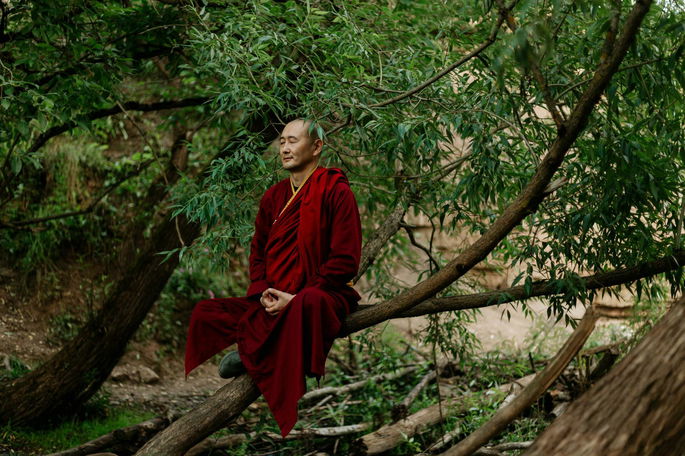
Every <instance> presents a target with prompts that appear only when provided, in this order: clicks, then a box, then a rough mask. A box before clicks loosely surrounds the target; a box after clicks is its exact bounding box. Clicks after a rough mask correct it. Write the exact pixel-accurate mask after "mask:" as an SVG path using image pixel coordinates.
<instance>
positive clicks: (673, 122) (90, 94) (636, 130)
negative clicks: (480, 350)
mask: <svg viewBox="0 0 685 456" xmlns="http://www.w3.org/2000/svg"><path fill="white" fill-rule="evenodd" d="M630 5H631V3H630V2H627V1H622V0H616V1H615V2H605V1H596V0H584V1H563V0H552V1H549V0H520V1H518V2H515V3H513V4H507V6H508V7H509V6H510V7H511V19H512V21H511V23H513V24H515V27H512V28H513V29H514V30H511V29H509V28H507V21H505V22H504V23H503V24H502V25H501V26H500V27H497V23H498V19H499V15H500V10H501V7H502V4H501V3H497V2H495V3H492V2H474V1H468V2H447V1H441V2H435V1H405V0H397V1H387V2H385V1H384V2H380V1H372V2H361V1H347V2H332V1H292V0H291V1H286V2H278V1H261V0H260V1H248V2H235V1H216V2H208V3H203V2H197V3H194V2H185V1H179V2H172V1H165V2H147V1H129V2H123V3H121V2H104V1H94V2H70V1H66V0H57V1H52V2H49V3H48V2H31V3H28V2H9V3H3V10H2V11H3V22H2V24H3V30H2V35H0V37H1V38H0V43H1V44H0V46H1V47H0V59H2V65H1V66H0V78H1V79H0V84H1V88H0V90H1V92H0V94H1V98H0V105H1V106H2V111H0V124H1V125H2V128H1V129H0V163H4V166H3V168H2V192H3V195H2V205H3V206H2V211H3V212H2V214H3V215H2V220H3V222H4V223H6V224H11V223H12V222H16V221H18V220H22V219H25V218H27V216H30V217H36V216H39V215H43V214H45V213H46V208H53V209H54V208H55V207H56V206H59V207H65V203H64V202H61V203H60V204H56V201H57V200H58V198H59V196H58V195H57V194H56V193H55V192H50V191H48V190H46V189H45V188H44V187H41V180H40V176H41V175H42V174H41V173H44V170H45V167H46V166H47V155H48V154H47V152H46V150H48V149H51V148H54V142H55V141H58V140H59V139H61V138H59V139H52V140H51V141H52V142H48V143H47V145H42V144H40V142H39V140H40V139H41V136H40V135H41V134H45V133H46V132H50V131H51V130H50V129H51V128H54V127H56V126H59V125H67V126H68V127H69V128H67V129H66V130H65V134H70V135H72V137H71V139H70V141H75V140H76V139H78V138H85V139H80V140H81V141H85V142H86V143H88V144H91V143H96V144H105V143H107V140H108V139H109V138H110V137H111V136H112V135H116V134H118V133H120V130H119V129H118V123H117V122H116V119H120V118H121V116H122V114H118V115H117V116H115V117H112V116H103V117H101V118H96V119H94V118H93V116H92V115H91V114H92V113H93V112H95V111H97V110H101V109H106V108H111V107H114V106H120V105H121V103H125V102H127V101H131V100H134V101H138V102H155V101H159V100H178V99H183V98H188V97H207V99H208V100H209V101H208V102H207V103H205V104H201V105H198V106H190V107H185V108H183V109H181V110H178V111H174V112H169V111H164V113H165V114H164V117H163V118H162V120H160V121H159V122H157V123H150V124H145V125H144V127H145V128H147V129H148V130H147V134H148V135H150V136H151V137H152V138H153V139H154V137H155V135H162V134H163V132H164V131H165V130H168V129H170V128H171V126H172V125H173V124H179V123H180V124H185V125H191V124H192V125H196V126H197V125H200V126H201V130H199V132H198V134H197V136H196V139H195V140H194V141H193V144H192V146H191V147H192V154H191V157H192V158H191V160H192V162H193V163H192V165H191V171H193V170H194V171H196V172H197V171H199V170H200V169H204V168H203V167H204V166H205V164H207V163H209V162H210V160H211V159H212V157H215V156H218V157H219V158H217V159H215V160H213V161H211V164H210V165H209V167H208V168H207V170H206V171H205V172H204V173H202V174H201V175H200V176H199V177H195V176H194V175H193V173H192V172H189V173H188V175H187V176H185V178H184V179H182V181H181V182H180V184H179V185H177V186H176V187H175V188H174V201H173V204H174V214H175V215H178V214H181V213H182V214H185V215H186V216H187V217H189V218H190V219H191V220H194V221H197V222H199V223H201V224H203V225H205V226H206V227H207V230H206V233H205V235H204V236H203V237H202V238H201V239H200V240H199V241H198V242H197V243H196V244H195V245H193V246H190V247H188V248H187V249H184V252H185V251H186V250H187V251H188V252H187V253H190V259H191V260H192V259H197V258H198V256H204V255H206V252H207V251H208V252H209V253H210V255H212V258H213V261H214V262H215V264H217V265H219V266H221V265H225V264H226V261H225V260H226V258H227V256H230V255H231V254H232V253H233V252H234V250H235V249H236V248H238V247H239V246H242V247H245V246H246V245H247V242H248V241H249V238H250V236H251V232H252V231H251V230H252V220H253V217H254V212H255V209H256V204H257V202H258V198H259V196H260V195H261V193H262V192H263V190H264V189H265V188H267V187H268V186H269V185H271V184H273V183H275V182H276V181H277V180H279V179H281V178H283V177H284V174H283V173H282V172H281V171H280V170H279V163H278V161H277V160H276V159H275V158H276V157H275V151H274V149H273V147H270V145H269V144H268V141H267V140H268V139H272V138H274V137H275V130H269V129H266V130H265V129H264V128H266V127H264V128H261V129H258V128H255V125H263V126H268V125H273V124H276V128H278V125H277V124H278V123H279V122H285V121H287V120H288V119H290V118H293V117H296V116H297V117H307V118H312V119H316V120H317V121H319V123H320V125H322V127H323V128H324V129H325V130H327V132H328V135H327V137H326V144H327V145H326V148H325V159H324V164H325V165H326V166H337V167H341V168H342V169H344V170H345V171H346V173H347V174H348V177H349V178H350V180H351V182H352V184H353V189H354V190H355V193H356V195H357V199H358V201H359V203H360V206H361V208H362V212H363V223H364V226H365V235H366V236H368V235H370V233H372V232H373V231H374V229H375V228H377V226H378V224H379V223H382V220H383V217H384V215H385V214H387V213H388V212H389V211H391V210H392V209H393V208H394V207H395V205H396V204H406V205H408V206H410V208H411V210H412V211H414V212H416V213H423V214H425V215H426V216H427V217H428V218H429V219H430V220H431V222H432V223H433V224H434V225H435V226H436V228H437V229H442V230H445V231H446V232H450V233H461V232H464V231H468V232H471V233H479V232H481V231H482V230H483V229H485V228H486V227H487V226H488V225H489V224H490V223H491V222H492V220H494V218H495V217H496V216H497V215H498V214H499V213H500V212H501V210H502V208H503V207H505V206H506V205H507V204H508V203H509V202H510V201H511V200H512V199H513V198H514V197H515V195H517V194H518V192H519V191H520V189H521V188H522V186H523V185H524V184H525V183H526V182H527V180H528V179H529V177H530V176H531V175H532V173H533V172H534V169H535V167H536V166H537V164H538V162H539V160H540V158H541V157H542V156H543V155H544V153H545V152H546V150H547V148H548V147H549V145H550V144H551V142H552V141H553V139H554V137H555V135H556V132H557V128H556V126H555V125H554V123H553V122H552V120H551V118H550V115H549V110H548V108H547V106H546V103H545V92H544V90H543V88H542V87H541V85H540V84H539V81H536V79H535V77H534V70H535V68H540V71H541V73H542V75H543V77H544V79H545V83H546V86H547V95H548V97H549V98H551V99H553V100H554V102H555V103H556V104H557V105H558V106H559V111H560V112H561V113H562V115H564V114H565V113H566V114H567V113H568V112H569V111H570V109H572V107H573V106H574V104H575V103H576V102H577V100H578V97H579V95H580V94H581V93H582V90H583V88H584V86H585V84H586V83H587V82H588V78H589V76H590V75H591V74H592V72H593V70H594V68H595V67H596V66H597V65H598V63H599V62H600V60H601V59H602V58H603V52H604V48H605V46H606V45H605V41H606V40H607V37H608V36H609V37H610V36H611V34H612V33H614V34H615V31H614V30H612V24H613V23H614V17H616V16H617V15H618V17H619V18H620V19H623V17H624V16H625V14H626V11H628V9H629V8H630ZM684 19H685V11H684V9H683V3H682V2H668V3H660V4H657V5H655V6H654V7H653V8H652V10H651V11H650V13H649V15H648V16H647V18H646V20H645V22H644V24H643V26H642V28H641V31H640V33H639V35H638V39H637V41H636V43H635V44H634V45H633V47H632V48H631V50H630V52H629V54H628V56H627V58H626V59H625V61H624V63H623V65H622V68H621V69H620V71H619V72H618V73H617V74H615V75H614V77H613V79H612V81H611V85H610V87H609V88H608V90H607V91H606V93H605V95H604V97H603V98H602V100H601V102H600V104H599V105H598V106H597V108H596V109H595V111H594V113H593V114H592V115H591V117H590V119H589V122H588V125H587V127H586V129H585V131H584V133H583V134H582V135H581V137H580V138H579V139H578V140H577V141H576V143H575V144H574V147H573V150H572V153H571V154H570V155H569V156H568V158H567V160H566V161H565V163H564V165H563V166H562V169H561V170H560V171H559V172H558V174H557V177H558V178H560V179H562V182H563V185H561V186H560V187H559V188H558V189H557V190H556V191H555V193H554V195H553V196H552V197H551V198H549V199H548V200H546V202H545V203H543V205H542V207H541V208H540V210H539V211H538V212H537V213H535V214H533V215H531V216H529V217H528V218H527V219H526V220H525V222H524V224H523V226H521V227H520V229H518V230H516V231H515V232H514V233H512V234H511V235H510V236H509V238H508V239H507V240H506V241H505V242H503V243H502V244H501V246H500V247H499V248H498V249H497V250H496V251H495V252H494V253H493V257H496V258H499V259H502V260H505V261H508V262H511V263H520V264H522V265H524V266H528V269H527V274H526V275H525V276H522V277H520V280H523V281H525V282H526V283H530V281H531V278H532V275H533V273H540V274H542V275H544V276H548V277H550V278H553V279H561V278H572V277H574V276H575V274H577V273H578V272H579V271H581V270H584V271H599V270H603V269H606V268H611V267H620V266H629V265H633V264H636V263H639V262H642V261H647V260H650V259H654V258H656V257H659V256H663V255H667V254H668V253H669V252H671V251H673V249H676V248H679V247H680V246H681V245H682V240H681V233H682V225H683V223H682V221H683V220H682V219H683V210H682V207H683V195H684V194H683V178H684V177H685V176H684V175H683V172H682V169H683V161H684V160H685V139H684V137H683V120H684V119H685V116H684V112H683V110H684V108H685V103H684V101H683V94H684V90H685V76H683V75H684V74H685V71H683V70H684V68H683V58H682V53H683V49H684V46H685V41H684V39H683V36H685V34H684V33H683V32H684V31H685V25H684ZM494 32H496V36H495V38H494V40H493V41H492V43H490V41H489V38H492V37H493V35H495V33H494ZM479 46H484V49H483V50H482V52H479V53H477V55H475V56H474V57H473V58H471V59H469V60H468V61H466V62H465V63H464V64H462V65H460V66H459V67H458V68H456V69H455V70H454V71H452V72H450V73H449V74H447V75H446V76H444V77H442V78H439V79H437V80H436V81H435V82H433V83H431V84H429V85H428V86H427V87H425V88H423V89H422V90H420V91H417V92H416V93H414V94H412V95H411V96H407V97H404V98H402V99H399V100H397V101H392V99H393V97H397V96H398V95H400V94H403V93H405V92H406V91H408V90H411V89H412V88H415V87H417V86H418V85H420V84H421V83H423V82H424V81H426V80H428V79H429V78H431V77H433V76H434V75H436V73H438V72H439V71H440V70H442V69H443V68H446V67H448V66H449V65H452V64H453V63H455V62H457V61H459V59H461V58H462V57H463V56H465V55H467V54H468V53H469V52H471V51H472V50H474V49H476V48H478V47H479ZM160 62H161V63H162V64H163V65H160ZM160 66H163V67H164V70H163V71H162V70H161V69H160ZM67 131H68V132H69V133H67ZM62 136H64V135H62ZM152 142H153V143H154V141H152ZM36 146H38V147H36ZM158 152H159V151H156V150H155V147H152V146H151V145H150V141H148V142H147V143H146V144H144V145H143V146H141V150H132V151H131V154H130V155H127V156H124V157H111V156H110V157H107V160H106V163H105V164H100V165H99V166H98V167H97V169H98V172H99V173H102V174H103V175H105V176H106V179H109V181H114V180H116V179H117V178H118V177H120V176H121V175H122V173H125V172H127V170H130V169H138V168H136V167H140V166H142V163H147V161H149V160H150V159H152V158H155V157H156V156H157V155H158ZM84 153H85V151H84ZM136 154H137V155H136ZM157 158H159V157H157ZM156 172H158V168H155V166H152V167H151V168H150V170H149V171H146V172H144V173H140V174H139V175H137V176H136V177H132V178H131V182H128V183H127V184H126V185H123V186H121V187H119V188H118V189H117V190H116V191H115V192H114V193H113V194H112V195H111V196H108V197H107V198H106V199H105V202H107V203H108V205H107V206H106V207H107V208H108V211H109V212H107V211H105V212H107V214H109V215H107V217H105V220H106V221H107V223H114V222H113V220H115V219H116V218H117V216H118V215H120V214H121V213H122V212H123V211H124V209H123V207H124V205H125V204H126V202H130V201H132V200H134V199H135V198H136V197H137V195H140V194H141V193H142V192H143V189H144V188H145V186H146V185H147V184H149V182H150V181H151V179H152V178H153V176H154V175H155V173H156ZM135 179H138V180H137V181H135ZM132 182H134V183H132ZM135 182H137V184H136V183H135ZM86 196H88V195H86ZM91 196H92V195H91ZM99 213H100V217H104V215H103V212H102V210H100V212H99ZM97 214H98V212H97V211H96V212H95V213H92V214H87V215H80V216H78V217H77V218H76V219H78V220H80V222H79V223H80V224H81V225H83V226H86V227H93V226H95V225H94V224H96V223H98V220H100V219H98V215H97ZM70 224H71V225H73V224H74V221H73V219H71V221H70V219H68V218H67V219H60V220H57V221H52V222H48V223H47V224H44V227H46V228H47V230H48V232H51V231H54V232H58V233H59V232H63V230H64V229H65V227H69V226H70ZM108 226H109V225H108ZM72 228H73V227H72ZM78 230H79V232H81V231H80V230H82V228H79V229H78ZM10 231H11V230H10ZM10 231H8V230H5V231H4V233H3V234H2V237H1V242H2V244H3V248H5V249H10V250H12V251H13V252H14V253H15V254H16V255H18V256H22V255H28V254H29V251H30V249H29V248H28V247H27V245H29V244H30V242H29V241H26V240H25V241H24V244H21V245H19V244H18V242H19V241H17V239H18V238H15V237H14V236H13V235H9V234H8V233H9V232H10ZM101 232H102V231H101V230H94V231H93V232H92V237H93V239H92V242H96V240H97V238H98V236H102V234H101ZM19 236H21V234H20V235H19ZM76 236H77V233H73V235H72V236H71V237H70V236H66V237H65V236H62V237H61V238H60V236H57V238H59V239H55V240H52V241H50V240H46V241H45V242H47V243H49V242H55V243H59V242H61V241H60V239H62V241H64V240H65V239H66V240H71V241H73V239H75V237H76ZM105 236H106V234H105ZM22 245H23V247H22ZM405 246H406V240H404V238H403V237H402V236H396V237H395V239H394V240H393V241H392V242H391V243H390V244H389V245H388V246H387V248H386V250H385V251H384V252H383V254H382V256H381V259H380V260H379V261H377V262H376V264H375V265H374V267H373V268H372V269H371V270H370V271H369V273H368V274H369V275H370V277H371V278H372V280H371V282H372V283H373V284H374V292H375V293H377V294H378V295H379V296H381V297H383V296H387V294H390V293H394V292H396V291H397V290H399V289H401V288H402V287H403V285H402V284H399V283H395V282H394V279H393V277H392V275H391V274H390V273H389V270H390V269H389V268H391V267H392V265H393V263H394V262H396V261H398V258H399V257H400V256H401V255H402V254H403V253H404V252H406V247H405ZM455 254H456V252H448V253H446V254H445V257H447V258H451V257H452V256H453V255H455ZM436 256H437V257H438V258H440V255H438V254H436ZM417 267H419V268H424V269H425V272H424V274H426V273H429V272H430V271H428V263H426V264H425V267H424V265H423V264H419V265H417ZM669 278H670V280H671V284H672V285H673V287H674V291H675V289H678V288H679V287H680V284H681V283H682V282H681V277H680V276H679V275H678V274H676V275H671V276H670V277H669ZM569 283H573V282H569ZM578 288H579V290H578V291H579V292H581V291H582V284H581V285H579V286H578ZM574 300H575V295H574V296H571V297H567V303H571V302H573V301H574ZM555 304H557V308H556V309H557V310H559V311H560V310H561V309H562V305H563V304H564V303H562V302H556V303H555Z"/></svg>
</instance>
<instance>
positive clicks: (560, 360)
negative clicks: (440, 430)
mask: <svg viewBox="0 0 685 456" xmlns="http://www.w3.org/2000/svg"><path fill="white" fill-rule="evenodd" d="M597 319H598V316H597V314H596V313H595V312H594V311H593V310H592V308H589V309H587V311H585V316H584V317H583V319H582V320H581V321H580V323H579V324H578V326H577V327H576V329H575V331H573V334H571V337H569V338H568V340H567V341H566V343H565V344H564V346H563V347H561V349H560V350H559V352H558V353H557V355H556V356H555V357H554V359H553V360H552V361H551V362H550V363H549V364H547V366H546V367H545V369H544V370H543V371H542V372H540V373H539V374H538V375H536V376H535V378H534V379H533V381H532V382H530V384H528V385H527V386H526V387H525V388H524V389H523V391H521V392H520V393H519V394H517V395H516V397H515V398H514V400H512V401H511V402H510V403H509V404H507V405H505V406H504V407H502V408H500V409H499V410H498V411H497V413H495V415H494V416H493V417H492V418H490V420H488V422H487V423H485V424H484V425H483V426H481V427H479V428H478V429H476V430H475V431H474V432H472V433H471V434H470V435H469V436H468V437H466V438H465V439H464V440H462V441H461V442H459V443H458V444H456V445H455V446H453V447H452V448H450V449H449V450H447V451H446V452H445V453H442V454H441V456H469V455H471V454H473V453H474V452H475V451H476V450H478V449H479V448H480V447H482V446H483V445H485V444H486V443H488V441H490V439H492V438H493V437H494V436H495V435H497V434H499V433H500V432H501V431H502V430H503V429H504V428H505V427H507V425H509V423H511V422H512V421H514V420H515V419H516V417H518V416H519V415H520V414H521V413H522V412H523V411H524V410H525V409H526V408H528V407H530V405H531V404H532V403H533V402H535V401H536V400H537V399H538V397H540V395H541V394H542V393H544V392H545V391H546V390H547V388H549V387H550V386H551V385H552V384H553V383H554V381H555V380H556V379H557V378H558V377H559V375H561V373H562V372H563V371H564V369H565V368H566V366H568V363H570V362H571V360H572V359H573V358H574V357H575V356H576V353H578V352H579V351H580V349H581V348H583V345H584V344H585V341H586V340H587V338H588V337H589V336H590V333H592V331H593V330H594V329H595V323H596V322H597Z"/></svg>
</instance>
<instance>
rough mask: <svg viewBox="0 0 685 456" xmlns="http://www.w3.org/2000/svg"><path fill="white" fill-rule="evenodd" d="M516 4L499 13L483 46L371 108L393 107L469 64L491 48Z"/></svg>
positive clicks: (504, 8)
mask: <svg viewBox="0 0 685 456" xmlns="http://www.w3.org/2000/svg"><path fill="white" fill-rule="evenodd" d="M515 3H516V2H514V3H512V4H511V6H509V7H503V8H502V9H501V10H500V12H499V17H498V18H497V22H495V24H494V25H493V27H492V29H491V30H490V35H488V37H487V39H486V40H485V41H483V42H482V43H481V44H479V45H478V46H477V47H476V48H475V49H473V50H472V51H471V52H469V53H468V54H466V55H465V56H463V57H462V58H461V59H459V60H457V61H456V62H455V63H453V64H452V65H450V66H448V67H447V68H445V69H444V70H442V71H440V72H439V73H437V74H435V75H433V76H431V77H430V78H428V79H426V80H425V81H424V82H422V83H421V84H419V85H417V86H416V87H413V88H411V89H409V90H407V91H406V92H402V93H401V94H399V95H397V96H394V97H392V98H389V99H387V100H385V101H381V102H380V103H374V104H371V105H369V106H368V107H369V108H382V107H384V106H388V105H391V104H393V103H397V102H398V101H401V100H404V99H405V98H408V97H410V96H412V95H414V94H416V93H418V92H420V91H422V90H423V89H425V88H426V87H428V86H429V85H431V84H433V83H434V82H435V81H437V80H438V79H440V78H442V77H443V76H445V75H447V74H449V73H451V72H452V71H454V70H456V69H457V68H458V67H460V66H461V65H463V64H464V63H466V62H468V61H469V60H471V59H472V58H474V57H476V56H477V55H478V54H480V53H481V52H483V51H484V50H486V49H487V48H488V47H490V46H491V45H492V44H493V43H494V42H495V40H496V39H497V33H498V32H499V29H500V28H501V27H502V23H503V22H504V19H505V17H507V16H508V14H509V11H510V10H511V8H513V7H514V5H515Z"/></svg>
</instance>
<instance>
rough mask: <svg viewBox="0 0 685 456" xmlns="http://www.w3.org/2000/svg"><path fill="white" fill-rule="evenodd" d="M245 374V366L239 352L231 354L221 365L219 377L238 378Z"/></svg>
mask: <svg viewBox="0 0 685 456" xmlns="http://www.w3.org/2000/svg"><path fill="white" fill-rule="evenodd" d="M243 373H245V366H243V363H242V361H240V355H238V351H237V350H235V351H232V352H229V353H228V354H227V355H226V356H224V357H223V359H222V360H221V362H220V363H219V376H220V377H221V378H231V377H237V376H238V375H240V374H243Z"/></svg>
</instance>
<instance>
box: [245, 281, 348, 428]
mask: <svg viewBox="0 0 685 456" xmlns="http://www.w3.org/2000/svg"><path fill="white" fill-rule="evenodd" d="M347 309H348V304H347V302H345V300H344V299H342V297H341V296H340V295H338V294H337V293H327V292H325V291H322V290H321V289H318V288H311V287H310V288H305V289H303V290H301V291H300V292H298V293H297V294H296V296H295V297H294V298H293V299H292V301H290V303H289V304H288V305H287V306H286V307H285V308H284V309H283V310H282V311H281V313H280V314H279V315H277V316H275V317H274V316H271V315H269V314H268V313H267V312H266V311H265V310H264V309H250V310H249V311H248V312H247V313H246V314H245V316H244V317H243V318H242V319H241V321H240V324H239V328H240V329H239V331H238V347H239V349H240V356H241V359H242V361H243V364H244V365H245V367H246V368H247V371H248V373H249V374H250V375H251V376H252V378H253V379H254V381H255V382H256V383H257V386H259V389H260V391H261V392H262V394H263V395H264V397H265V398H266V400H267V403H268V404H269V407H270V408H271V411H272V413H273V415H274V417H275V418H276V421H277V422H278V425H279V426H280V428H281V433H282V435H286V434H287V433H288V432H290V430H291V429H292V427H293V426H294V425H295V422H296V421H297V401H298V400H299V399H300V397H302V395H303V394H304V393H305V375H315V376H322V375H323V373H324V365H325V362H326V355H327V354H328V351H329V350H330V348H331V346H332V345H333V341H334V340H335V336H336V335H337V334H338V332H339V331H340V327H341V326H342V321H343V319H344V318H345V315H346V313H347Z"/></svg>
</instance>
